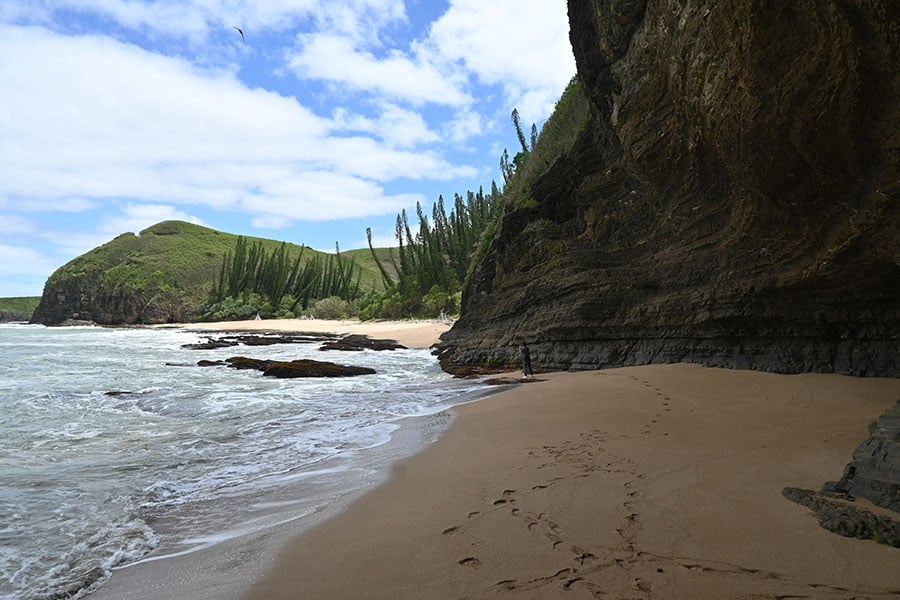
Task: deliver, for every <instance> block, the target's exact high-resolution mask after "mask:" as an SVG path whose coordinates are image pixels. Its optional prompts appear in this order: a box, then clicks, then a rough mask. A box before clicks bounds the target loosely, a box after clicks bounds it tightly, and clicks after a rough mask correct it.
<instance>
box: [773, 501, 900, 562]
mask: <svg viewBox="0 0 900 600" xmlns="http://www.w3.org/2000/svg"><path fill="white" fill-rule="evenodd" d="M781 493H782V495H783V496H784V497H785V498H787V499H788V500H791V501H792V502H796V503H797V504H802V505H803V506H806V507H808V508H810V509H811V510H812V511H813V512H814V513H816V517H817V518H818V519H819V524H820V525H821V526H822V527H823V528H825V529H827V530H829V531H832V532H834V533H836V534H838V535H842V536H844V537H850V538H858V539H862V540H873V541H877V542H879V543H882V544H887V545H888V546H893V547H895V548H900V520H898V519H896V518H892V517H890V516H885V515H876V514H874V513H872V512H871V511H869V510H866V509H864V508H860V507H858V506H853V505H852V504H848V503H846V502H842V501H840V500H837V499H834V498H829V497H826V496H824V495H822V494H819V493H816V492H814V491H812V490H804V489H800V488H793V487H787V488H784V490H782V492H781Z"/></svg>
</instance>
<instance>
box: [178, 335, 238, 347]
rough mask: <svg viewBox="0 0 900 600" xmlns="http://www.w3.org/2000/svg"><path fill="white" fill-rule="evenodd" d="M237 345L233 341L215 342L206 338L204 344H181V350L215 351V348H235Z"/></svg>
mask: <svg viewBox="0 0 900 600" xmlns="http://www.w3.org/2000/svg"><path fill="white" fill-rule="evenodd" d="M237 345H238V343H237V342H234V341H226V340H216V339H213V338H210V337H208V338H206V341H205V342H197V343H196V344H182V345H181V347H182V348H187V349H188V350H215V349H217V348H229V347H231V346H237Z"/></svg>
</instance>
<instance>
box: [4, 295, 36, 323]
mask: <svg viewBox="0 0 900 600" xmlns="http://www.w3.org/2000/svg"><path fill="white" fill-rule="evenodd" d="M40 301H41V297H40V296H26V297H19V298H0V322H8V321H27V320H29V319H31V314H32V313H33V312H34V309H35V308H37V305H38V302H40Z"/></svg>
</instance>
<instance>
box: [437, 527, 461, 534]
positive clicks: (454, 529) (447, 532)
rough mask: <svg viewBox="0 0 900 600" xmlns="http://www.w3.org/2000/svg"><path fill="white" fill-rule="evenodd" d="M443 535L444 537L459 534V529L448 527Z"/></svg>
mask: <svg viewBox="0 0 900 600" xmlns="http://www.w3.org/2000/svg"><path fill="white" fill-rule="evenodd" d="M441 533H443V534H444V535H454V534H456V533H459V527H448V528H447V529H445V530H443V531H442V532H441Z"/></svg>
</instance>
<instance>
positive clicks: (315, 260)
mask: <svg viewBox="0 0 900 600" xmlns="http://www.w3.org/2000/svg"><path fill="white" fill-rule="evenodd" d="M335 250H336V252H335V254H326V255H323V254H319V253H315V254H314V255H313V256H312V257H309V258H307V260H306V261H304V260H303V255H304V253H305V251H306V247H305V246H301V247H300V252H299V253H296V255H295V256H291V252H290V251H289V248H288V245H287V243H285V242H282V243H281V245H279V246H278V247H277V248H273V249H272V250H271V251H268V250H266V247H265V246H264V245H263V242H262V241H261V240H256V241H254V242H248V241H247V239H246V238H245V237H243V236H239V237H238V239H237V241H236V242H235V246H234V250H233V251H230V252H226V253H225V257H224V259H223V260H222V268H221V270H220V272H219V276H218V278H217V279H216V282H215V285H214V287H213V293H212V297H211V298H210V305H209V307H208V309H209V310H208V312H212V313H214V312H215V310H216V309H217V308H221V306H222V305H223V304H225V305H227V306H231V307H236V306H237V307H240V308H241V310H243V312H248V311H252V310H253V309H256V312H260V311H262V312H265V313H271V312H272V311H277V310H278V309H281V310H282V311H284V312H286V313H292V314H297V311H298V307H299V308H301V309H302V310H306V309H307V308H308V307H309V304H310V301H311V300H313V299H321V298H329V297H339V298H343V299H346V300H348V301H352V300H354V299H355V298H357V297H358V296H359V295H360V272H361V271H360V268H359V266H358V265H357V264H356V263H355V262H354V261H353V260H352V259H350V258H347V257H344V256H343V255H341V251H340V247H338V246H337V245H335ZM237 301H240V303H239V304H236V302H237ZM219 316H224V315H219ZM233 316H246V315H233ZM266 316H274V315H270V314H267V315H266Z"/></svg>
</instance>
